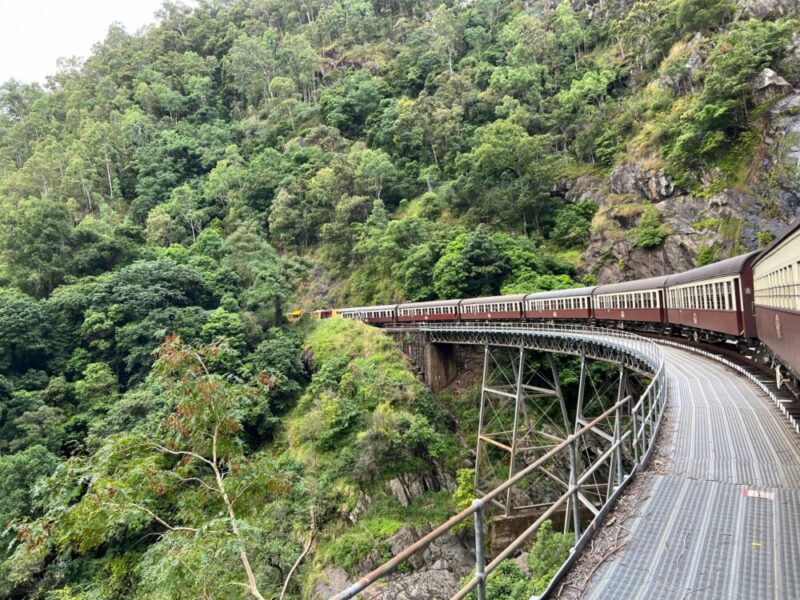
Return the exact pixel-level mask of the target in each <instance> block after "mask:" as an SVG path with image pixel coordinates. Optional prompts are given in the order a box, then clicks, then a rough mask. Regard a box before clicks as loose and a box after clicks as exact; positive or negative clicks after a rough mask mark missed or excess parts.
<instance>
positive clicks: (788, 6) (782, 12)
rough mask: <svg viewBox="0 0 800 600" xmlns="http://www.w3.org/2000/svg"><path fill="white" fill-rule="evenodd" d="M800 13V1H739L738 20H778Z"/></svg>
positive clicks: (737, 4)
mask: <svg viewBox="0 0 800 600" xmlns="http://www.w3.org/2000/svg"><path fill="white" fill-rule="evenodd" d="M797 13H800V0H738V1H737V2H736V15H735V17H736V18H737V19H742V20H746V19H778V18H780V17H786V16H788V15H792V14H797Z"/></svg>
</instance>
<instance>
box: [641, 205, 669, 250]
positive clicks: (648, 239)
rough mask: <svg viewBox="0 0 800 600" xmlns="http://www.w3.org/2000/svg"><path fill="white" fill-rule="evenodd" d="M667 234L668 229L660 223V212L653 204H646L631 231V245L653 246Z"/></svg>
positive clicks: (657, 244) (658, 243) (659, 242)
mask: <svg viewBox="0 0 800 600" xmlns="http://www.w3.org/2000/svg"><path fill="white" fill-rule="evenodd" d="M668 234H669V229H668V228H667V226H666V225H663V224H662V223H661V213H660V212H658V209H657V208H655V207H654V206H652V205H647V206H646V207H645V209H644V211H642V216H641V217H639V222H638V224H637V225H636V228H635V229H634V231H633V245H634V246H635V247H636V248H655V247H656V246H660V245H661V243H662V242H663V241H664V238H665V237H667V235H668Z"/></svg>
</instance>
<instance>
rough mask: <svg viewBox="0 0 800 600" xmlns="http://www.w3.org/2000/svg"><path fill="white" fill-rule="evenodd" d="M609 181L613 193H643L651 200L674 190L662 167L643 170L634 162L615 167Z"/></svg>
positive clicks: (661, 198) (662, 196)
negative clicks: (656, 169)
mask: <svg viewBox="0 0 800 600" xmlns="http://www.w3.org/2000/svg"><path fill="white" fill-rule="evenodd" d="M610 183H611V190H612V191H613V192H614V193H615V194H643V195H644V196H645V197H646V198H648V199H649V200H652V201H658V200H663V199H664V198H668V197H669V196H671V195H672V194H673V193H674V192H675V186H674V185H673V183H672V181H670V179H669V177H667V175H666V173H665V172H664V170H663V169H660V170H658V171H654V170H645V169H643V168H642V167H641V166H640V165H639V164H636V163H633V164H626V165H620V166H618V167H617V168H615V169H614V170H613V171H612V173H611V181H610Z"/></svg>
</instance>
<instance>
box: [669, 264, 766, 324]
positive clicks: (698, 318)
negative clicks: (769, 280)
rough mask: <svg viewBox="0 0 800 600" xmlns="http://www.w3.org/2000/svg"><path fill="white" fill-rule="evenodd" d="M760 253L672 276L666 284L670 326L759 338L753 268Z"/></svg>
mask: <svg viewBox="0 0 800 600" xmlns="http://www.w3.org/2000/svg"><path fill="white" fill-rule="evenodd" d="M758 254H759V253H758V252H750V253H749V254H743V255H741V256H735V257H733V258H729V259H727V260H722V261H719V262H716V263H713V264H710V265H706V266H704V267H699V268H697V269H692V270H691V271H686V272H684V273H678V274H677V275H671V276H670V277H669V278H668V279H667V284H666V286H667V305H668V306H669V308H668V310H667V321H668V322H669V324H670V325H678V326H680V327H683V328H687V329H693V330H703V331H705V332H710V333H715V334H720V333H721V334H724V336H730V337H737V338H738V337H744V338H754V337H756V323H755V319H754V318H753V271H752V265H753V261H754V259H755V258H756V256H757V255H758ZM704 337H706V338H711V339H713V338H715V337H716V338H719V337H720V336H714V335H708V334H706V335H704Z"/></svg>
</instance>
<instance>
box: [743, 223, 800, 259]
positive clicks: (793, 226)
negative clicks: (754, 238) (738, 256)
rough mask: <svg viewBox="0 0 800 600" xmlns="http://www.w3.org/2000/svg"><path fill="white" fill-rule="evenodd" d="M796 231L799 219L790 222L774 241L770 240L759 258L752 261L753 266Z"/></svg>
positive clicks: (799, 224)
mask: <svg viewBox="0 0 800 600" xmlns="http://www.w3.org/2000/svg"><path fill="white" fill-rule="evenodd" d="M798 229H800V218H797V219H795V220H794V221H792V222H791V223H790V224H789V226H788V227H787V228H786V229H785V230H784V232H783V233H781V234H780V235H779V236H778V237H776V238H775V239H774V240H772V241H771V242H770V243H769V245H767V247H766V248H764V250H762V252H761V256H759V257H758V258H757V259H756V260H755V261H753V264H754V265H756V264H758V263H759V262H761V261H762V260H763V259H765V258H767V257H768V256H769V255H770V254H771V253H772V251H773V250H775V248H777V247H778V246H780V245H781V244H783V242H784V241H785V240H786V239H787V238H788V237H789V236H791V235H792V234H793V233H795V232H796V231H797V230H798Z"/></svg>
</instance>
